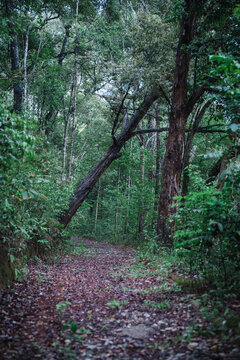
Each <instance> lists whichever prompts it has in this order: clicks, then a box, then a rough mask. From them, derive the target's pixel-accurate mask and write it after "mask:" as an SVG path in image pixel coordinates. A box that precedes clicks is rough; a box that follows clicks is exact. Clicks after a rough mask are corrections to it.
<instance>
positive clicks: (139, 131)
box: [131, 127, 227, 136]
mask: <svg viewBox="0 0 240 360" xmlns="http://www.w3.org/2000/svg"><path fill="white" fill-rule="evenodd" d="M164 131H169V128H168V127H162V128H159V129H157V128H152V129H146V130H142V129H140V130H136V131H133V132H132V135H131V136H135V135H140V134H149V133H153V132H164ZM189 131H191V129H186V132H189ZM196 132H199V133H204V134H205V133H227V130H222V129H208V128H206V127H199V128H198V129H197V131H196Z"/></svg>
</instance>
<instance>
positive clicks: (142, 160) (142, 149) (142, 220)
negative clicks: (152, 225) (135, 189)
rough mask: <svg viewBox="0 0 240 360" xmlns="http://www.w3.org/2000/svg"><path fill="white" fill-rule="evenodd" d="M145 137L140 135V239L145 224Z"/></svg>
mask: <svg viewBox="0 0 240 360" xmlns="http://www.w3.org/2000/svg"><path fill="white" fill-rule="evenodd" d="M144 173H145V169H144V135H140V194H139V198H140V199H139V214H138V234H139V236H140V238H142V237H143V223H144V214H145V210H144V198H143V193H142V192H143V187H144Z"/></svg>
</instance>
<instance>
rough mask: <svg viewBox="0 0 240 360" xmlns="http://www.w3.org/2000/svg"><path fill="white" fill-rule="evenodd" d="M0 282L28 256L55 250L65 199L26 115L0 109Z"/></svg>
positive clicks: (52, 160) (55, 163)
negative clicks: (58, 219) (58, 215)
mask: <svg viewBox="0 0 240 360" xmlns="http://www.w3.org/2000/svg"><path fill="white" fill-rule="evenodd" d="M0 114H1V115H0V116H1V117H0V130H1V131H0V154H1V155H0V164H1V165H0V167H1V168H0V174H1V175H0V176H1V178H0V182H1V193H0V212H1V221H0V233H1V238H0V246H1V254H2V255H1V257H2V259H1V269H0V274H1V277H0V284H1V285H3V286H4V285H6V284H7V283H8V282H9V281H11V280H12V279H13V278H16V279H20V278H21V277H22V276H23V275H24V272H25V271H26V267H25V264H26V261H27V259H28V258H29V257H30V256H32V255H33V254H37V255H38V254H43V253H46V252H49V251H52V250H54V249H56V247H58V245H59V237H60V231H61V237H63V236H64V235H63V232H62V229H61V228H60V225H59V223H58V222H57V220H56V217H57V213H58V212H59V209H61V208H62V207H63V206H64V204H65V201H66V199H67V198H68V196H69V190H68V189H67V188H65V189H64V186H63V185H62V184H60V182H59V180H58V179H59V178H60V176H59V173H60V169H59V160H58V159H57V156H56V153H54V149H53V148H52V147H51V148H50V147H49V148H48V146H46V139H44V138H43V137H41V135H36V133H37V131H36V130H37V129H36V123H35V121H34V119H29V118H28V117H27V116H26V117H23V116H18V115H16V114H12V113H10V112H9V111H8V110H7V108H6V107H5V106H4V105H3V104H1V109H0Z"/></svg>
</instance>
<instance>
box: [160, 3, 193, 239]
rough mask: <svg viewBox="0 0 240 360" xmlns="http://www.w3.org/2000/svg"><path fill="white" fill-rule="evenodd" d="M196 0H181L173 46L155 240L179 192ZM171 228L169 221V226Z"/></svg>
mask: <svg viewBox="0 0 240 360" xmlns="http://www.w3.org/2000/svg"><path fill="white" fill-rule="evenodd" d="M195 6H196V0H185V11H184V14H183V17H182V21H181V25H180V35H179V42H178V48H177V55H176V62H175V71H174V81H173V91H172V101H171V110H170V114H169V134H168V138H167V143H166V152H165V157H164V161H163V167H162V181H161V193H160V199H159V208H158V221H157V234H158V239H159V240H161V241H163V242H167V241H168V239H169V237H170V232H169V227H168V225H167V219H168V218H169V217H170V216H171V215H173V214H175V213H176V206H175V207H173V205H175V203H176V201H175V200H174V199H173V198H174V197H175V196H177V195H178V194H179V187H180V179H181V173H182V159H183V151H184V141H185V125H186V121H187V117H188V114H187V109H186V105H187V90H188V72H189V64H190V51H189V50H186V49H187V47H188V46H189V45H190V43H191V41H192V40H193V30H194V23H195V9H193V7H195ZM171 231H173V223H172V226H171Z"/></svg>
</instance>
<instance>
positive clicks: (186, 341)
mask: <svg viewBox="0 0 240 360" xmlns="http://www.w3.org/2000/svg"><path fill="white" fill-rule="evenodd" d="M79 244H80V246H81V247H82V245H84V249H85V250H84V251H79V252H78V251H75V252H74V254H69V255H67V256H65V257H64V258H60V259H59V260H58V261H57V262H55V263H54V262H52V263H49V262H46V263H37V262H32V263H30V264H29V274H28V275H27V278H26V280H25V281H24V282H21V283H19V282H15V284H14V285H13V286H12V287H8V288H7V289H5V290H4V291H3V292H2V293H0V359H4V360H9V359H16V360H18V359H24V360H28V359H29V360H30V359H47V360H48V359H49V360H50V359H51V360H52V359H86V360H87V359H125V360H127V359H133V360H134V359H136V360H137V359H138V360H141V359H169V360H177V359H184V360H185V359H187V360H188V359H228V360H231V359H240V355H239V354H240V349H239V347H237V345H234V346H233V345H232V344H231V345H229V346H227V345H226V344H223V343H222V342H221V339H220V338H218V337H217V335H216V334H212V335H211V334H208V335H207V336H206V335H203V334H201V335H199V332H196V331H195V329H196V328H198V329H201V328H202V329H203V328H207V327H208V326H209V323H208V321H207V320H206V319H204V318H203V317H202V314H201V312H200V309H199V306H197V302H194V301H193V299H194V295H193V296H192V297H191V296H187V295H186V293H185V292H183V291H181V290H180V289H179V288H178V287H176V286H175V285H176V284H175V283H174V281H173V280H172V278H171V276H168V275H166V273H167V272H166V271H163V275H161V274H159V272H154V271H152V269H151V268H148V267H147V266H144V264H139V262H138V261H137V260H136V254H135V252H134V251H133V250H131V249H129V248H123V247H120V246H114V245H111V244H109V243H104V242H96V241H93V240H89V239H78V238H76V239H75V245H76V248H77V246H78V245H79ZM82 248H83V247H82ZM233 306H234V307H235V308H236V309H238V305H233ZM238 310H239V309H238Z"/></svg>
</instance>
